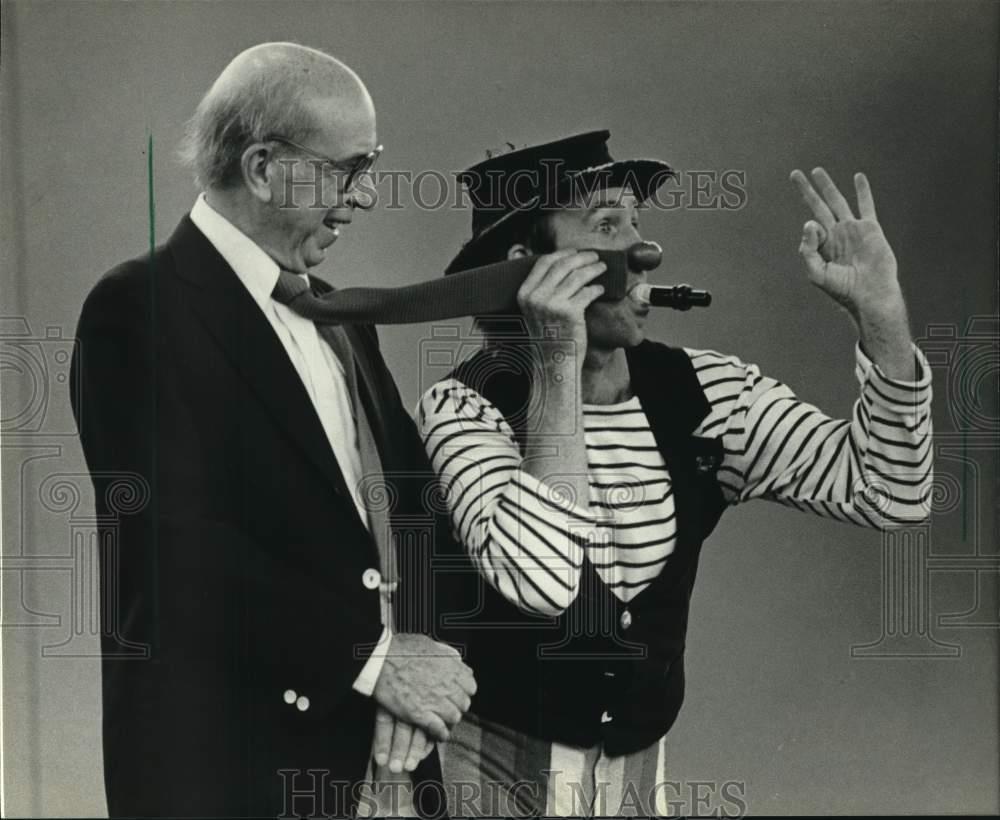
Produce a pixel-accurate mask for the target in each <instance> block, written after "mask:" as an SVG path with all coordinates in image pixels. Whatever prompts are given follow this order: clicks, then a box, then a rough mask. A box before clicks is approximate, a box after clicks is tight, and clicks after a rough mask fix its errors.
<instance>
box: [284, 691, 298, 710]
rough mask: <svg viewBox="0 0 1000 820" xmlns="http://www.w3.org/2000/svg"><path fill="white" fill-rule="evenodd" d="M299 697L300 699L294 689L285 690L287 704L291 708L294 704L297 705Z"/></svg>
mask: <svg viewBox="0 0 1000 820" xmlns="http://www.w3.org/2000/svg"><path fill="white" fill-rule="evenodd" d="M297 697H298V695H296V694H295V690H294V689H286V690H285V703H287V704H288V705H289V706H291V705H292V704H293V703H295V698H297Z"/></svg>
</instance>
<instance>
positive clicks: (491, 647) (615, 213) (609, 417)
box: [418, 131, 932, 816]
mask: <svg viewBox="0 0 1000 820" xmlns="http://www.w3.org/2000/svg"><path fill="white" fill-rule="evenodd" d="M608 136H609V135H608V132H606V131H603V132H592V133H588V134H581V135H578V136H576V137H571V138H568V139H565V140H560V141H558V142H554V143H550V144H546V145H540V146H534V147H532V148H526V149H524V150H520V151H515V152H512V153H509V154H505V155H501V156H499V157H494V158H491V159H490V160H487V161H486V162H483V163H481V164H479V165H477V166H475V167H474V168H472V169H471V170H470V171H468V172H466V173H465V175H464V181H465V183H466V185H467V186H468V188H469V191H470V195H471V197H472V200H473V203H474V206H475V210H474V212H473V238H472V240H471V241H470V242H468V243H467V244H466V245H465V247H464V248H463V249H462V251H461V252H460V253H459V255H458V256H457V257H456V259H455V261H454V262H453V263H452V265H451V268H450V270H451V271H452V272H455V271H461V270H464V269H467V268H471V267H475V266H478V265H481V264H483V263H486V262H491V261H495V260H500V259H514V258H517V257H524V256H527V255H533V254H542V255H541V256H539V257H538V258H537V260H536V261H535V262H534V265H533V268H532V270H531V273H530V274H529V275H528V277H527V279H526V280H525V281H524V284H523V285H522V286H521V289H520V292H519V296H518V304H519V307H520V310H521V317H520V318H519V319H518V323H519V324H522V325H523V326H522V329H521V333H520V336H518V334H517V333H515V332H513V331H512V328H511V326H510V323H509V322H508V323H507V324H506V326H505V325H504V324H502V322H501V321H500V320H498V319H497V318H495V317H493V318H490V319H489V320H488V321H485V320H484V321H483V327H484V330H485V335H486V345H485V347H484V349H483V350H482V351H480V352H479V353H477V354H476V355H475V356H473V357H472V358H471V359H470V360H468V361H466V362H465V363H463V364H462V365H460V366H459V367H458V368H457V369H456V370H455V371H453V372H452V374H451V375H450V376H449V377H448V378H446V379H444V380H442V381H440V382H438V383H437V384H435V385H433V386H432V387H431V388H430V389H429V390H428V391H427V393H426V394H425V395H424V397H423V399H422V401H421V403H420V405H419V407H418V414H419V423H420V428H421V432H422V435H423V436H424V439H425V446H426V448H427V451H428V453H429V455H430V457H431V459H432V462H433V465H434V467H435V469H436V470H437V471H438V473H439V474H440V476H441V479H442V482H443V485H444V490H445V492H446V494H447V498H448V501H449V504H450V507H451V513H452V520H453V524H454V527H455V530H456V532H457V534H458V535H459V537H460V538H461V540H462V543H463V545H464V547H465V550H466V553H467V556H468V559H469V561H470V562H471V564H472V565H473V566H474V567H475V569H476V570H477V571H478V573H479V575H480V577H481V581H480V589H479V592H478V595H479V600H478V606H477V607H476V609H475V615H474V617H471V621H472V622H471V623H469V624H468V627H467V629H466V634H465V637H464V641H465V644H466V648H467V653H468V654H467V655H466V659H467V660H468V662H469V664H470V665H471V666H472V668H473V670H474V671H475V673H476V677H477V680H478V682H479V692H478V694H477V695H476V698H475V699H474V702H473V705H472V709H471V710H470V712H469V714H468V715H466V717H465V719H464V720H463V721H462V723H461V724H459V726H458V727H457V729H456V731H455V732H454V733H453V735H452V738H451V740H450V741H449V742H448V743H447V744H444V745H443V747H442V750H441V754H442V758H443V760H442V765H443V769H444V777H445V783H446V785H447V786H449V788H448V794H449V797H451V798H453V799H454V801H455V808H456V810H457V811H459V812H461V813H463V814H469V813H472V814H478V815H486V816H491V815H492V816H496V815H507V816H537V815H539V814H543V815H560V816H581V815H618V814H623V815H633V814H634V815H640V816H642V815H661V814H666V813H670V803H671V801H672V800H675V799H676V797H677V794H676V792H671V791H670V789H669V786H670V784H669V782H668V781H669V779H670V776H669V771H668V769H667V767H666V763H665V759H666V758H665V751H664V749H665V743H664V741H665V737H666V733H667V731H668V730H669V729H670V727H671V725H672V724H673V722H674V720H675V719H676V717H677V713H678V711H679V709H680V707H681V702H682V700H683V696H684V648H685V635H686V630H687V619H688V606H689V601H690V597H691V592H692V588H693V586H694V580H695V574H696V572H697V566H698V556H699V551H700V549H701V545H702V542H703V540H704V539H705V538H707V537H708V535H709V534H710V533H711V531H712V529H713V527H714V526H715V524H716V522H717V521H718V520H719V517H720V515H721V514H722V512H723V511H724V509H725V508H726V507H727V506H729V505H732V504H737V503H742V502H744V501H749V500H751V499H757V498H762V499H770V500H772V501H777V502H779V503H782V504H786V505H789V506H791V507H794V508H797V509H801V510H803V511H808V512H813V513H816V514H819V515H823V516H828V517H831V518H834V519H838V520H843V521H849V522H853V523H856V524H861V525H868V526H881V525H892V524H895V523H904V522H907V521H913V520H919V519H921V518H924V517H925V516H926V514H927V508H926V497H925V496H926V493H927V490H928V488H929V483H930V480H931V461H932V455H931V448H930V412H929V411H930V406H929V404H930V375H929V373H930V371H929V368H928V367H927V364H926V362H925V361H924V359H923V357H922V355H921V354H920V352H919V351H918V350H917V349H916V348H915V347H914V346H913V344H912V341H911V339H910V333H909V329H908V327H907V320H906V309H905V305H904V302H903V297H902V294H901V290H900V286H899V283H898V280H897V273H896V261H895V258H894V256H893V253H892V250H891V249H890V247H889V245H888V243H887V242H886V239H885V237H884V235H883V234H882V230H881V228H880V227H879V224H878V221H877V219H876V215H875V206H874V202H873V198H872V194H871V191H870V190H869V186H868V182H867V180H866V179H865V178H864V176H863V175H860V174H859V175H857V176H856V178H855V186H856V190H857V207H858V209H859V216H860V218H859V216H857V215H855V214H854V213H853V212H852V210H851V206H850V205H849V204H848V202H847V200H846V199H845V198H844V196H843V195H842V194H841V193H840V191H839V190H838V189H837V188H836V186H835V185H834V184H833V182H832V181H831V180H830V178H829V177H828V176H827V175H826V173H825V172H823V171H822V170H821V169H817V170H816V171H814V173H813V180H814V183H810V181H809V180H808V179H807V178H806V177H805V176H804V175H803V174H801V173H800V172H795V173H794V174H793V178H794V181H795V182H796V183H797V185H798V187H799V189H800V191H801V192H802V195H803V196H804V198H805V200H806V202H807V203H808V205H809V206H810V208H811V210H812V212H813V215H814V217H815V218H814V219H813V220H810V221H809V222H807V223H806V225H805V228H804V231H803V236H802V241H801V246H800V253H801V255H802V256H803V258H804V260H805V263H806V267H807V269H808V272H809V276H810V278H811V280H812V281H813V282H814V283H815V284H816V285H818V286H819V287H820V288H821V289H822V290H823V291H824V292H825V293H826V294H827V295H829V296H830V297H832V298H833V299H835V300H836V301H837V302H839V303H840V304H842V305H844V306H845V307H846V308H847V310H848V312H849V313H850V314H851V316H852V317H853V318H854V320H855V322H856V324H857V327H858V329H859V345H858V347H857V348H856V350H855V361H856V367H857V375H858V379H859V382H860V385H859V387H860V396H859V399H858V401H857V403H856V404H855V409H854V414H853V417H852V418H851V419H844V420H836V419H831V418H828V417H827V416H825V415H824V414H823V413H822V412H821V411H819V410H818V409H817V408H815V407H812V406H810V405H809V404H806V403H804V402H802V401H800V400H798V399H797V398H796V397H795V395H794V394H793V393H792V391H791V390H790V389H789V388H788V387H786V386H784V385H782V384H780V383H778V382H777V381H775V380H774V379H771V378H768V377H767V376H765V375H763V374H762V373H761V372H760V371H759V370H758V369H757V367H755V366H754V365H751V364H746V363H744V362H742V361H740V360H739V359H737V358H736V357H734V356H728V355H722V354H719V353H716V352H714V351H709V350H689V349H686V348H681V347H667V346H665V345H662V344H659V343H656V342H652V341H650V340H647V339H645V318H646V314H647V312H648V310H649V307H648V305H644V304H643V303H642V301H641V300H636V299H633V298H628V297H626V298H623V299H617V300H613V299H604V298H602V297H603V293H604V291H603V286H602V285H601V284H600V283H598V282H597V281H596V280H597V278H598V277H600V276H601V274H602V273H603V272H604V270H605V262H603V261H601V260H600V259H599V257H598V255H597V254H596V253H594V249H599V250H624V249H626V248H629V247H630V246H631V245H633V244H634V243H636V242H638V241H640V239H641V235H640V228H639V216H640V213H639V210H640V205H641V203H643V202H644V201H647V200H649V199H650V198H651V197H652V196H653V194H654V193H655V192H656V190H657V188H658V187H659V186H660V185H661V184H662V183H663V182H664V181H665V180H666V179H668V178H669V176H670V169H669V167H668V166H666V165H665V164H664V163H660V162H657V161H652V160H627V161H622V162H615V161H614V160H613V159H612V158H611V156H610V155H609V153H608V150H607V146H606V141H607V139H608ZM814 186H815V187H814ZM817 189H818V190H817ZM643 276H644V274H642V273H641V272H639V271H632V272H630V273H629V280H630V282H629V284H631V285H636V284H639V283H641V282H642V280H643ZM747 546H748V548H752V546H753V545H752V544H748V545H747ZM465 784H472V788H465ZM736 808H737V809H738V808H739V806H738V805H737V806H736ZM675 810H676V809H675Z"/></svg>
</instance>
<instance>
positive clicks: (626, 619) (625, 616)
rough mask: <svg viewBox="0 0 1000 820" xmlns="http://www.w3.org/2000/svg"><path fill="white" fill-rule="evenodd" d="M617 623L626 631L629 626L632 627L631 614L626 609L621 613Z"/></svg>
mask: <svg viewBox="0 0 1000 820" xmlns="http://www.w3.org/2000/svg"><path fill="white" fill-rule="evenodd" d="M619 623H620V624H621V625H622V629H628V628H629V627H630V626H632V613H631V612H629V611H628V610H627V609H626V610H625V611H624V612H623V613H622V617H621V620H620V621H619Z"/></svg>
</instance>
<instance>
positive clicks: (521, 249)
mask: <svg viewBox="0 0 1000 820" xmlns="http://www.w3.org/2000/svg"><path fill="white" fill-rule="evenodd" d="M525 256H531V251H529V250H528V248H527V246H526V245H522V244H521V243H520V242H518V243H517V244H516V245H511V246H510V248H509V249H508V250H507V258H508V259H523V258H524V257H525Z"/></svg>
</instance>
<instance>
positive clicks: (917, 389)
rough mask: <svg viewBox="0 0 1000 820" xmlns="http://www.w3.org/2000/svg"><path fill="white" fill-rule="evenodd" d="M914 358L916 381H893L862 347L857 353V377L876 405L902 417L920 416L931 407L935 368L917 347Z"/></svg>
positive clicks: (866, 393)
mask: <svg viewBox="0 0 1000 820" xmlns="http://www.w3.org/2000/svg"><path fill="white" fill-rule="evenodd" d="M911 347H912V348H913V358H914V364H915V369H916V372H917V379H916V381H908V380H901V379H890V378H889V377H888V376H887V375H886V374H885V373H884V372H883V371H882V368H881V367H879V366H878V365H877V364H875V362H873V361H872V360H871V359H869V358H868V356H867V355H866V354H865V352H864V350H862V349H861V344H860V343H858V344H857V345H856V346H855V350H854V359H855V370H854V372H855V374H856V375H857V377H858V381H859V382H860V383H861V389H862V392H863V393H865V395H866V397H868V398H869V399H871V402H872V404H874V405H876V406H878V407H882V408H884V409H886V410H888V411H890V412H892V413H894V414H896V415H900V416H918V415H921V414H923V413H925V412H926V411H927V410H928V409H929V408H930V403H931V368H930V365H929V364H928V363H927V359H926V358H925V357H924V354H923V352H922V351H921V350H920V348H919V347H917V346H916V345H911Z"/></svg>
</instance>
